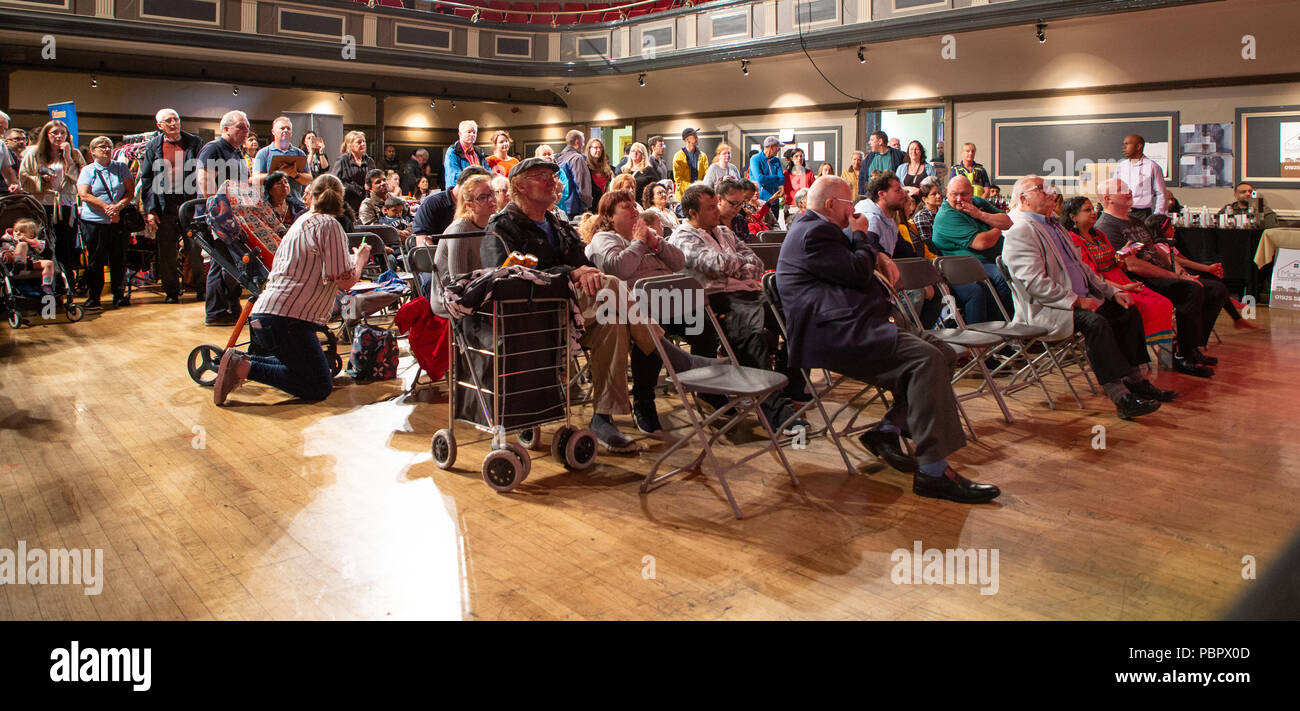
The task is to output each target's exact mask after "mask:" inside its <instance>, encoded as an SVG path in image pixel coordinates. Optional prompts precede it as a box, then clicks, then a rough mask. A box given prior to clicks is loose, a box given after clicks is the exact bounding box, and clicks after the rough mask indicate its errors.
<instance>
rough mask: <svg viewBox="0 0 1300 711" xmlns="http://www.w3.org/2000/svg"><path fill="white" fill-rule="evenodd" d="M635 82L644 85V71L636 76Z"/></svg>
mask: <svg viewBox="0 0 1300 711" xmlns="http://www.w3.org/2000/svg"><path fill="white" fill-rule="evenodd" d="M636 83H637V84H638V85H640V86H645V72H641V73H640V74H638V75H637V76H636Z"/></svg>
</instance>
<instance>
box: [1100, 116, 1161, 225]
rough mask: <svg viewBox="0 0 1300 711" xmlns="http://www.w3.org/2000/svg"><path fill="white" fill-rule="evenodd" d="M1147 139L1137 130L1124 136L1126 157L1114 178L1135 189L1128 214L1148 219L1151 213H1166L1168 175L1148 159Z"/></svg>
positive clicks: (1116, 167)
mask: <svg viewBox="0 0 1300 711" xmlns="http://www.w3.org/2000/svg"><path fill="white" fill-rule="evenodd" d="M1146 145H1147V144H1146V141H1145V140H1144V139H1143V138H1142V137H1141V136H1139V135H1137V134H1136V133H1130V134H1129V135H1127V136H1125V137H1124V146H1123V151H1124V160H1122V161H1120V162H1119V163H1117V164H1116V165H1115V172H1114V174H1112V176H1111V177H1114V178H1119V179H1120V180H1123V181H1124V183H1125V184H1126V185H1128V186H1129V190H1131V191H1132V192H1133V207H1131V208H1129V217H1132V218H1134V219H1137V220H1145V219H1146V218H1148V217H1150V216H1151V215H1167V214H1169V213H1168V212H1167V210H1168V209H1169V202H1168V200H1167V199H1166V198H1165V174H1164V171H1162V170H1160V165H1159V164H1157V163H1156V162H1155V161H1153V160H1151V159H1150V158H1147V157H1146V156H1145V155H1144V153H1145V151H1146Z"/></svg>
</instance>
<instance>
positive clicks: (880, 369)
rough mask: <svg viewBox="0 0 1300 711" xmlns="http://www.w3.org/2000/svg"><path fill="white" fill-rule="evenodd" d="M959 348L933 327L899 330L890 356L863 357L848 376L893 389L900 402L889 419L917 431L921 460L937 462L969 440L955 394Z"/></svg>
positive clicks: (907, 429)
mask: <svg viewBox="0 0 1300 711" xmlns="http://www.w3.org/2000/svg"><path fill="white" fill-rule="evenodd" d="M956 361H957V353H956V351H954V350H953V349H952V347H951V346H949V345H948V344H946V343H944V342H943V341H940V340H939V339H938V338H935V337H934V336H933V335H932V334H930V333H928V332H921V333H914V332H911V331H904V330H902V329H900V330H899V332H898V344H897V345H896V346H895V348H894V353H893V355H892V356H890V357H889V358H886V359H883V360H879V361H863V362H862V363H861V364H860V365H858V366H857V367H854V368H850V369H848V370H845V371H843V374H844V375H847V376H849V377H851V378H856V379H858V380H863V381H866V382H869V383H871V384H873V385H878V386H880V387H883V388H886V389H888V390H889V391H890V392H891V393H893V395H894V406H893V407H892V408H890V410H889V412H887V413H885V418H884V419H885V421H886V422H889V423H891V424H894V425H896V426H897V427H899V428H900V429H904V430H906V431H908V432H910V433H911V434H912V441H913V442H915V443H916V461H917V462H918V463H920V464H931V463H933V462H937V461H939V460H941V459H945V458H947V457H948V456H949V455H950V454H952V453H953V452H956V451H957V450H959V449H961V448H962V447H963V446H965V445H966V434H965V433H964V432H963V431H962V428H961V419H960V418H959V417H958V415H957V399H956V397H955V396H954V395H953V393H952V381H951V378H952V369H953V366H954V365H955V364H956Z"/></svg>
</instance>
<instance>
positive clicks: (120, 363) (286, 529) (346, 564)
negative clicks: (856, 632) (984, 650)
mask: <svg viewBox="0 0 1300 711" xmlns="http://www.w3.org/2000/svg"><path fill="white" fill-rule="evenodd" d="M135 301H136V304H137V305H135V306H132V307H131V308H129V309H125V310H112V309H108V310H106V311H105V312H103V313H102V314H99V315H92V316H89V317H87V319H86V320H85V321H83V322H81V323H77V324H68V323H66V322H64V321H60V322H51V323H49V324H46V325H36V326H28V327H24V328H23V329H22V330H20V331H9V330H8V329H4V330H3V332H2V335H0V548H10V549H15V548H16V546H17V542H18V541H20V540H21V541H24V542H25V543H26V546H27V548H28V549H29V550H30V549H33V548H46V549H49V548H65V547H77V548H102V549H103V551H104V567H105V568H106V570H105V572H104V576H105V582H104V588H103V592H102V594H100V595H98V596H87V595H84V594H82V591H81V588H80V587H73V586H67V585H3V586H0V619H6V620H8V619H21V620H36V619H42V620H61V619H86V620H95V619H105V620H107V619H150V620H152V619H386V618H413V619H429V618H433V619H445V618H473V619H628V618H631V619H662V618H670V619H754V618H763V619H786V618H798V619H1207V618H1214V617H1216V616H1218V615H1219V614H1221V612H1222V611H1223V610H1224V609H1225V607H1226V606H1228V605H1230V604H1231V603H1232V601H1233V600H1234V599H1235V598H1236V597H1237V596H1238V595H1239V594H1240V593H1241V592H1242V591H1243V590H1245V588H1246V586H1247V585H1249V584H1251V583H1250V582H1249V581H1247V580H1243V577H1242V573H1241V571H1242V567H1243V564H1242V559H1243V556H1246V555H1251V556H1254V557H1255V558H1256V559H1257V561H1258V567H1259V571H1260V572H1261V573H1262V572H1264V571H1266V570H1267V569H1268V565H1269V563H1270V561H1271V560H1272V556H1273V555H1274V554H1275V552H1276V551H1278V550H1279V549H1280V548H1281V546H1282V545H1283V543H1284V542H1285V541H1286V540H1287V539H1288V538H1289V537H1290V535H1291V534H1292V532H1293V531H1294V530H1295V528H1296V526H1297V523H1298V522H1300V478H1298V477H1297V476H1296V474H1295V473H1296V471H1297V470H1298V469H1300V446H1297V442H1300V406H1297V401H1298V400H1300V388H1298V387H1297V386H1296V384H1297V383H1298V382H1300V318H1297V315H1296V314H1294V313H1290V312H1278V313H1277V314H1273V315H1272V319H1271V321H1272V322H1271V323H1270V314H1269V312H1268V310H1267V309H1260V322H1261V323H1263V324H1264V325H1265V326H1266V327H1267V330H1265V331H1263V332H1258V333H1245V332H1240V331H1234V330H1233V329H1232V327H1231V325H1229V324H1228V323H1227V322H1226V321H1225V320H1221V321H1220V325H1219V331H1220V333H1221V334H1222V336H1223V338H1224V342H1223V344H1222V345H1221V346H1215V347H1213V348H1212V350H1211V352H1212V353H1213V354H1215V355H1217V356H1218V357H1219V358H1220V359H1221V360H1222V365H1221V366H1220V368H1219V376H1218V377H1217V378H1215V379H1214V380H1212V381H1202V380H1197V379H1194V378H1189V377H1185V376H1180V375H1176V374H1172V373H1168V372H1162V373H1160V375H1159V379H1158V382H1159V384H1160V385H1161V386H1163V387H1167V388H1175V389H1177V390H1179V391H1180V392H1182V397H1181V398H1180V399H1179V400H1178V401H1177V402H1176V403H1174V404H1171V405H1166V406H1165V408H1164V409H1162V410H1161V411H1160V412H1159V413H1157V414H1155V415H1152V416H1149V417H1146V418H1143V419H1142V420H1141V421H1140V422H1132V423H1130V422H1122V421H1120V420H1118V419H1116V418H1115V416H1114V409H1113V407H1111V406H1110V405H1109V403H1108V401H1107V400H1105V398H1104V397H1101V396H1096V395H1090V394H1089V395H1086V396H1085V404H1086V405H1087V406H1088V408H1089V409H1087V410H1082V411H1081V410H1079V409H1077V408H1075V407H1074V406H1073V404H1070V405H1068V406H1065V405H1062V409H1060V410H1058V411H1056V412H1049V411H1047V410H1046V409H1045V407H1044V406H1043V405H1044V401H1043V398H1042V397H1041V394H1039V395H1038V396H1037V397H1035V393H1034V392H1032V391H1024V392H1022V393H1020V394H1019V395H1017V396H1015V397H1014V398H1012V401H1011V402H1010V406H1011V408H1012V411H1013V413H1014V414H1015V416H1016V418H1017V421H1016V423H1015V424H1013V425H1006V424H1004V423H1003V422H1002V421H1001V419H1000V417H998V415H997V411H996V409H995V407H994V406H993V405H992V403H990V402H976V403H972V404H970V405H969V406H968V409H969V412H970V414H971V416H972V418H973V419H974V420H975V424H976V429H977V432H978V433H979V434H980V440H979V441H978V442H976V443H972V444H970V445H968V446H967V447H966V448H965V449H964V450H962V451H961V452H959V453H958V454H957V455H956V456H955V457H954V463H955V464H956V465H957V466H958V467H959V468H960V470H961V471H963V472H964V473H966V474H967V475H969V476H971V477H972V478H975V479H979V480H983V481H988V482H993V483H996V484H998V485H999V486H1001V487H1002V490H1003V492H1004V493H1003V495H1002V497H1001V499H999V500H998V501H997V502H996V503H994V504H992V505H985V506H979V507H969V506H961V505H957V504H952V503H948V502H939V501H934V500H929V499H921V498H918V497H916V496H914V495H913V494H912V493H911V487H910V477H909V476H905V475H902V474H899V473H897V472H894V471H893V470H890V469H887V468H882V466H881V465H880V464H878V463H876V462H875V461H874V460H873V459H872V458H871V456H870V455H869V454H866V453H865V452H864V451H863V450H862V449H861V448H860V447H859V445H857V444H856V443H853V444H852V445H851V454H852V456H853V457H854V458H855V460H856V461H857V463H858V464H859V466H860V468H861V469H862V471H863V472H864V473H863V474H860V475H858V476H852V477H850V476H847V475H846V474H845V472H844V471H842V465H840V464H839V459H838V457H837V456H836V455H835V454H834V451H833V450H832V448H831V446H830V444H829V442H827V441H825V440H822V439H814V440H812V441H811V442H810V446H809V448H808V449H807V450H805V451H796V452H791V453H790V458H791V461H792V463H793V464H794V466H795V468H796V471H797V472H798V474H799V476H800V479H801V484H802V485H801V486H800V487H798V488H797V489H796V488H794V487H792V486H791V485H790V482H789V481H788V480H787V479H786V478H785V476H784V474H783V473H781V472H780V469H779V466H777V464H776V462H775V459H773V458H771V457H762V458H759V459H758V460H756V461H755V462H753V463H752V464H751V465H748V466H746V467H745V470H744V471H733V472H732V482H733V487H734V489H735V492H736V495H737V498H738V499H739V501H740V503H741V506H742V507H743V508H744V510H745V513H746V518H745V519H744V520H741V521H736V520H734V519H733V518H732V517H731V513H730V510H729V509H728V507H727V505H726V501H725V499H723V498H722V495H721V490H720V489H719V487H718V486H717V484H716V481H715V480H713V479H712V478H711V477H695V478H691V479H686V480H682V481H675V482H672V483H670V484H668V485H667V486H665V487H663V488H661V489H659V490H656V491H654V492H652V493H651V494H649V495H647V496H642V495H640V494H638V485H639V483H640V476H641V475H643V474H644V473H645V472H646V470H647V469H648V467H649V465H650V462H651V461H652V460H653V457H654V451H655V449H654V447H659V446H662V445H660V444H657V443H656V442H654V441H653V440H644V444H645V445H646V446H647V447H652V448H651V449H649V450H648V451H645V452H642V453H640V454H639V455H633V456H613V455H607V454H602V455H601V456H600V458H599V460H598V466H596V467H595V468H594V469H593V470H590V471H589V472H586V473H583V474H572V473H568V472H566V471H565V470H564V469H562V468H561V467H559V466H558V465H557V464H556V463H555V462H554V461H553V460H552V459H551V458H550V456H549V455H547V456H543V457H541V458H539V459H537V460H536V462H535V464H534V468H533V472H532V475H531V476H530V477H529V479H528V481H527V482H525V483H524V484H523V485H522V486H521V487H520V489H519V490H518V491H516V492H515V493H513V494H509V495H501V494H497V493H494V492H493V491H492V490H490V489H489V488H488V487H487V486H486V485H485V484H484V483H483V481H482V480H481V478H480V476H479V473H478V467H479V463H480V461H481V459H482V456H483V454H484V453H485V452H486V451H487V450H486V447H485V445H472V446H462V447H461V451H460V458H459V462H458V468H457V470H455V471H450V472H446V471H441V470H439V469H438V468H436V467H435V466H434V465H433V463H432V461H431V458H430V455H429V442H430V436H431V435H432V434H433V432H434V431H435V430H437V429H438V428H440V427H444V426H446V405H445V400H442V399H437V401H430V402H416V401H413V400H407V399H404V398H403V397H402V396H401V390H402V386H401V384H400V383H399V382H396V381H389V382H387V383H374V384H368V385H354V384H352V382H351V381H350V380H349V379H348V378H347V377H346V376H343V377H340V378H339V379H338V380H337V381H336V385H337V389H336V390H335V392H334V394H333V395H332V396H331V397H330V398H329V399H328V400H327V401H326V402H324V403H322V404H316V405H305V404H299V403H291V402H287V401H286V400H285V399H284V398H283V397H282V396H281V395H280V394H279V393H277V392H274V391H271V390H270V389H268V388H265V387H263V386H260V385H249V386H246V387H245V388H243V389H241V390H239V391H237V392H236V393H235V394H234V395H232V401H233V402H234V403H235V406H232V407H227V408H224V409H221V408H217V407H214V406H213V404H212V393H211V390H210V389H205V388H200V387H198V386H196V385H195V384H194V383H192V382H191V381H190V380H189V378H188V376H187V374H186V371H185V367H184V361H185V357H186V355H187V353H188V352H189V350H190V349H191V348H193V347H194V346H195V345H198V344H200V343H223V342H224V340H225V337H226V335H227V331H226V330H225V329H206V328H204V327H203V326H201V325H199V324H200V321H201V318H202V308H201V306H200V305H197V304H191V303H188V298H187V303H186V304H183V305H181V306H167V305H163V304H162V303H161V297H159V296H157V295H154V294H144V293H137V296H136V298H135ZM402 362H403V366H404V368H405V369H404V370H403V371H402V373H401V375H402V377H403V378H405V379H409V378H411V377H412V376H413V375H414V370H413V369H412V368H409V367H406V366H408V365H409V363H410V359H409V358H405V357H404V358H403V361H402ZM1052 386H1053V390H1054V392H1057V393H1063V392H1064V386H1063V385H1062V384H1061V382H1060V381H1059V379H1054V380H1053V381H1052ZM431 400H432V398H431ZM661 410H662V411H664V412H665V413H666V414H667V413H668V411H669V406H668V404H667V402H666V401H665V400H661ZM622 422H623V425H624V429H629V430H630V429H631V425H630V422H629V421H627V420H626V419H624V420H622ZM1094 425H1102V426H1104V427H1105V428H1106V448H1105V449H1104V450H1098V449H1094V448H1093V447H1092V443H1093V441H1094V437H1095V435H1094V432H1093V430H1092V428H1093V426H1094ZM200 428H202V429H200ZM196 432H201V433H202V437H203V440H204V441H203V442H202V444H204V445H205V446H204V447H203V448H196V447H195V445H196V444H197V442H195V439H194V438H195V437H196V436H198V435H196ZM550 433H551V428H548V429H547V430H546V433H545V438H546V440H547V441H549V440H550ZM737 451H741V452H743V451H744V449H743V448H738V449H724V450H723V454H724V455H728V456H729V455H732V454H734V453H735V452H737ZM915 541H921V542H922V543H921V544H922V546H923V547H924V548H927V549H928V548H937V549H950V548H986V549H996V550H997V551H998V552H999V584H998V590H997V593H996V594H994V595H981V594H980V592H979V589H978V586H975V585H957V584H953V585H942V584H932V585H902V584H895V583H893V582H891V578H890V572H891V570H892V569H893V567H894V564H893V562H891V558H890V555H891V552H892V551H894V550H895V549H898V548H903V549H908V550H911V549H912V548H913V546H914V542H915Z"/></svg>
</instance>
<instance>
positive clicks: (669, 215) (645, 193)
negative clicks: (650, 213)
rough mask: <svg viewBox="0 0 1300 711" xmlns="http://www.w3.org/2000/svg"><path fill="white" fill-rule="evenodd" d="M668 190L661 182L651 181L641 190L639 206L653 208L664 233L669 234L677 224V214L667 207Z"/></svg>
mask: <svg viewBox="0 0 1300 711" xmlns="http://www.w3.org/2000/svg"><path fill="white" fill-rule="evenodd" d="M669 195H670V193H669V190H668V188H667V187H665V186H664V185H663V184H661V183H651V184H649V185H647V186H645V189H644V190H642V191H641V207H644V208H645V209H647V210H654V211H655V212H656V213H658V214H659V224H660V225H662V226H663V232H664V235H665V236H667V235H670V234H672V233H673V230H675V229H677V225H678V224H679V222H678V220H677V215H674V214H673V211H672V210H669V209H668V196H669Z"/></svg>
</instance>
